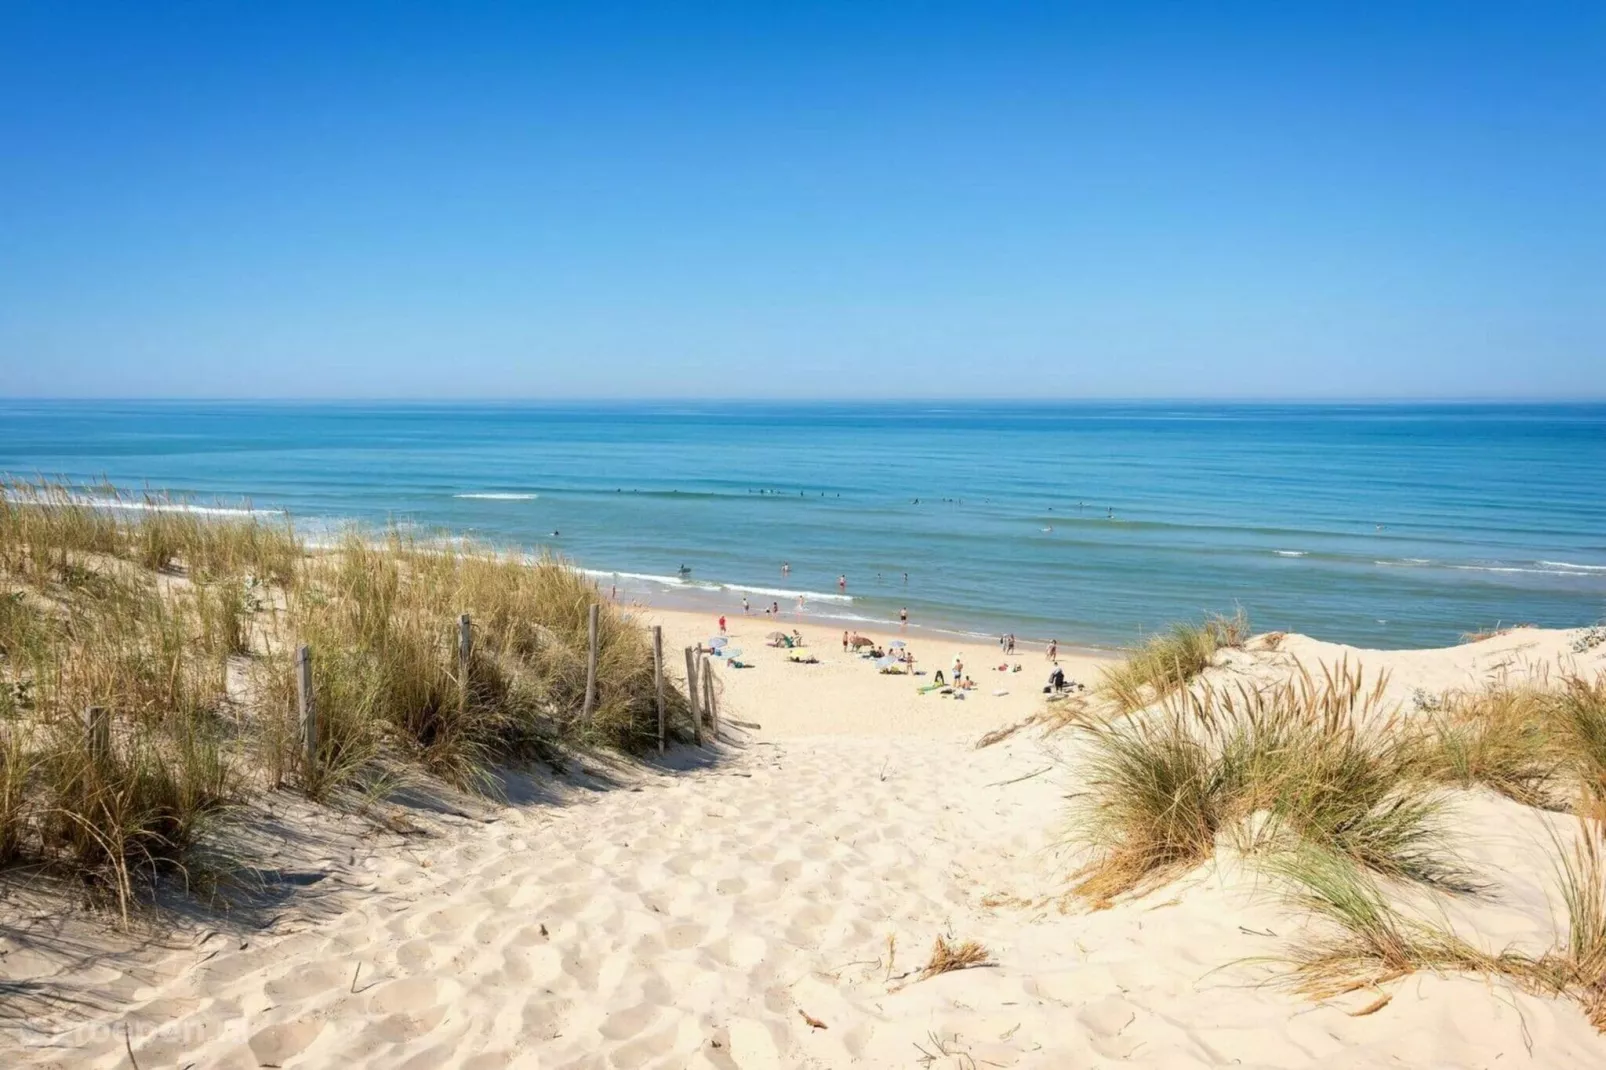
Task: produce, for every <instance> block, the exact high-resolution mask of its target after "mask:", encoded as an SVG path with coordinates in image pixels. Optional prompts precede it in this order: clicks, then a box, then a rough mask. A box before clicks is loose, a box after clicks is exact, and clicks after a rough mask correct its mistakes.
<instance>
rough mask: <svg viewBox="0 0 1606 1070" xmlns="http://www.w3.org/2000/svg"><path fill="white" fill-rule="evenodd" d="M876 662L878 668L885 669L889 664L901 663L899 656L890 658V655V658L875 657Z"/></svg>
mask: <svg viewBox="0 0 1606 1070" xmlns="http://www.w3.org/2000/svg"><path fill="white" fill-rule="evenodd" d="M875 663H876V668H878V669H885V668H886V667H887V666H889V665H897V664H899V662H898V659H897V658H890V657H889V658H876V659H875Z"/></svg>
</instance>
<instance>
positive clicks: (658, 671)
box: [652, 624, 669, 754]
mask: <svg viewBox="0 0 1606 1070" xmlns="http://www.w3.org/2000/svg"><path fill="white" fill-rule="evenodd" d="M652 686H653V690H654V692H655V693H656V694H657V695H658V753H659V754H662V753H663V752H664V732H665V727H666V726H665V722H666V721H667V720H668V717H669V711H668V708H667V706H666V704H665V702H664V629H663V625H661V624H654V625H653V626H652Z"/></svg>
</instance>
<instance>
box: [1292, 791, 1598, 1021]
mask: <svg viewBox="0 0 1606 1070" xmlns="http://www.w3.org/2000/svg"><path fill="white" fill-rule="evenodd" d="M1579 824H1580V834H1579V836H1578V837H1577V838H1576V839H1575V840H1574V841H1573V843H1572V844H1571V845H1563V844H1562V843H1561V842H1560V840H1559V839H1557V841H1556V847H1557V851H1558V858H1559V861H1558V864H1557V875H1556V876H1557V880H1556V883H1557V887H1558V891H1559V893H1560V898H1561V900H1562V903H1563V905H1564V907H1565V911H1566V917H1567V932H1566V934H1565V937H1563V938H1561V939H1558V941H1557V943H1556V944H1555V946H1553V947H1552V948H1551V949H1550V950H1548V951H1546V952H1544V953H1542V954H1540V955H1537V956H1535V955H1529V954H1525V953H1523V952H1520V951H1515V950H1512V949H1509V948H1508V949H1503V950H1499V951H1488V950H1484V949H1482V948H1478V947H1476V946H1474V945H1473V944H1471V943H1469V942H1468V941H1466V940H1465V939H1463V938H1461V937H1460V936H1458V935H1456V934H1455V933H1454V932H1453V931H1451V930H1450V928H1449V927H1448V926H1447V925H1444V924H1435V923H1432V922H1428V921H1423V920H1420V919H1417V918H1410V917H1407V916H1406V915H1405V914H1403V913H1402V912H1401V911H1400V910H1399V909H1398V908H1397V907H1395V906H1394V905H1393V904H1392V903H1391V902H1390V900H1389V898H1388V895H1387V893H1386V891H1385V889H1384V887H1383V885H1381V884H1380V883H1379V881H1378V880H1377V879H1376V878H1375V877H1373V876H1371V875H1369V874H1367V873H1366V872H1365V871H1364V870H1363V869H1361V868H1360V867H1359V866H1358V865H1356V863H1355V862H1354V860H1352V859H1349V858H1345V857H1343V856H1342V855H1339V854H1335V853H1333V852H1331V851H1327V850H1324V849H1322V848H1319V847H1311V846H1309V845H1304V846H1300V847H1298V848H1296V849H1294V850H1291V851H1287V852H1283V853H1280V854H1277V855H1275V856H1273V857H1271V858H1269V859H1267V860H1266V861H1265V862H1264V868H1265V869H1266V870H1267V871H1268V872H1269V873H1271V874H1272V875H1273V876H1275V877H1277V878H1280V879H1281V881H1282V882H1283V886H1284V888H1285V890H1286V892H1287V894H1288V899H1289V901H1290V903H1291V905H1293V906H1296V907H1299V908H1303V909H1304V910H1306V911H1308V912H1309V913H1310V914H1311V915H1312V916H1313V917H1314V918H1315V919H1316V922H1317V925H1318V928H1317V929H1316V931H1314V932H1310V933H1307V935H1306V936H1304V937H1303V938H1301V939H1299V940H1297V941H1296V942H1295V944H1294V946H1293V948H1292V949H1291V951H1290V953H1289V954H1288V955H1287V956H1286V958H1285V959H1284V961H1286V962H1287V963H1288V964H1289V965H1290V967H1291V969H1290V971H1289V973H1288V974H1287V976H1286V978H1285V979H1286V981H1287V982H1288V983H1289V984H1290V985H1291V986H1292V987H1293V988H1295V989H1296V990H1297V991H1300V992H1302V993H1304V994H1306V995H1309V996H1311V997H1313V998H1316V999H1327V998H1331V997H1333V996H1338V995H1342V994H1344V993H1347V992H1352V991H1355V990H1357V989H1360V988H1373V987H1378V986H1380V985H1383V984H1386V983H1387V982H1389V981H1393V980H1397V979H1398V978H1401V977H1404V976H1406V975H1408V974H1411V973H1415V972H1418V971H1422V970H1432V971H1443V972H1456V973H1471V974H1483V975H1487V976H1498V977H1502V978H1505V979H1506V980H1507V981H1509V982H1511V983H1512V984H1514V985H1516V986H1517V987H1519V988H1521V989H1523V990H1524V991H1528V992H1532V993H1535V994H1538V995H1545V996H1556V997H1562V998H1570V999H1573V1000H1575V1001H1577V1003H1578V1004H1579V1006H1580V1007H1581V1008H1582V1010H1583V1011H1584V1014H1585V1015H1586V1016H1587V1017H1588V1019H1589V1021H1590V1023H1591V1024H1592V1025H1594V1026H1595V1027H1596V1028H1597V1029H1599V1030H1601V1031H1603V1032H1606V828H1603V826H1602V825H1601V823H1600V822H1598V821H1595V820H1592V819H1589V818H1583V819H1580V822H1579ZM1386 998H1387V997H1386V996H1385V997H1384V1001H1386ZM1378 1005H1380V1004H1374V1005H1373V1006H1374V1007H1375V1006H1378ZM1363 1013H1364V1012H1363Z"/></svg>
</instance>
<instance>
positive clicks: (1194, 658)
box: [1098, 610, 1249, 713]
mask: <svg viewBox="0 0 1606 1070" xmlns="http://www.w3.org/2000/svg"><path fill="white" fill-rule="evenodd" d="M1248 637H1249V620H1248V618H1247V617H1245V616H1244V614H1243V612H1242V611H1241V610H1240V611H1239V612H1238V613H1236V614H1234V615H1233V616H1231V617H1223V616H1219V615H1217V616H1212V617H1208V618H1206V619H1205V621H1204V622H1203V623H1200V624H1175V625H1172V627H1171V628H1170V630H1169V631H1165V632H1161V633H1158V634H1156V635H1154V636H1151V637H1150V638H1149V639H1148V640H1147V641H1145V642H1144V643H1143V644H1142V645H1141V646H1139V647H1137V648H1136V649H1134V650H1131V651H1129V652H1128V653H1127V656H1126V658H1125V659H1124V660H1123V661H1121V662H1120V663H1119V664H1117V665H1114V666H1112V667H1110V668H1108V669H1105V670H1104V674H1103V677H1102V679H1101V680H1100V683H1099V686H1098V692H1099V694H1100V695H1102V696H1103V697H1104V698H1106V699H1107V700H1109V701H1110V702H1112V703H1113V704H1114V705H1115V707H1116V708H1117V709H1119V710H1120V711H1121V712H1123V713H1132V712H1134V711H1136V710H1141V709H1143V708H1144V707H1145V706H1148V705H1150V704H1151V703H1154V702H1157V701H1160V700H1161V699H1164V698H1166V697H1167V696H1169V695H1171V694H1172V693H1174V692H1176V691H1177V690H1179V689H1181V688H1183V687H1186V686H1187V685H1188V683H1189V682H1190V681H1192V680H1193V678H1194V677H1196V676H1198V675H1199V674H1200V673H1202V672H1204V670H1206V669H1208V668H1209V667H1210V666H1211V665H1212V664H1214V662H1215V657H1216V654H1217V652H1219V651H1221V650H1224V649H1227V648H1231V647H1241V646H1243V644H1244V640H1245V639H1247V638H1248Z"/></svg>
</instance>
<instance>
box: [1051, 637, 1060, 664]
mask: <svg viewBox="0 0 1606 1070" xmlns="http://www.w3.org/2000/svg"><path fill="white" fill-rule="evenodd" d="M1048 660H1049V661H1052V662H1053V663H1054V664H1055V665H1058V664H1059V663H1060V641H1059V640H1058V639H1050V640H1049V641H1048Z"/></svg>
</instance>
